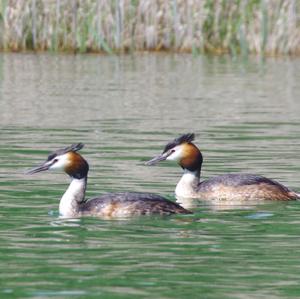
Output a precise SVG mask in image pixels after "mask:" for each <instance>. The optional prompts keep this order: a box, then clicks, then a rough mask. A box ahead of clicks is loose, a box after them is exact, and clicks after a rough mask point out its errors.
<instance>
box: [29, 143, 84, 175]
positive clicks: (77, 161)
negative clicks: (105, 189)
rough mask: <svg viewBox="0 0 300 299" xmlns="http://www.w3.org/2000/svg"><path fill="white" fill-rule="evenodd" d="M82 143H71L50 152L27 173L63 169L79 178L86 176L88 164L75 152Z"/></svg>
mask: <svg viewBox="0 0 300 299" xmlns="http://www.w3.org/2000/svg"><path fill="white" fill-rule="evenodd" d="M83 146H84V144H82V143H77V144H72V145H71V146H68V147H66V148H63V149H59V150H57V151H55V152H53V153H51V154H50V155H49V156H48V158H47V160H46V161H45V162H43V163H42V164H41V165H39V166H37V167H35V168H32V169H30V170H29V171H27V174H34V173H37V172H41V171H45V170H56V169H59V170H63V171H65V172H66V173H67V174H68V175H69V176H70V177H72V178H76V179H81V178H84V177H86V176H87V173H88V171H89V165H88V163H87V162H86V160H85V159H83V157H82V156H81V155H79V154H78V153H77V151H79V150H80V149H82V148H83Z"/></svg>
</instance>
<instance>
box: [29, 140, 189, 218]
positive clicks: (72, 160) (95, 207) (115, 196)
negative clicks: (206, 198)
mask: <svg viewBox="0 0 300 299" xmlns="http://www.w3.org/2000/svg"><path fill="white" fill-rule="evenodd" d="M83 146H84V145H83V144H82V143H78V144H73V145H71V146H69V147H66V148H63V149H59V150H57V151H55V152H53V153H51V154H50V155H49V156H48V159H47V160H46V161H45V162H44V163H42V164H41V165H40V166H38V167H35V168H33V169H31V170H29V171H28V172H27V174H33V173H37V172H41V171H45V170H48V169H60V170H64V171H65V172H66V173H67V174H68V175H69V176H70V177H71V179H72V181H71V184H70V186H69V188H68V189H67V191H66V192H65V194H64V195H63V197H62V198H61V200H60V204H59V213H60V215H61V216H63V217H80V216H84V215H87V216H99V217H128V216H134V215H152V214H159V215H170V214H190V213H192V212H190V211H188V210H186V209H184V208H182V207H181V206H180V205H179V204H177V203H174V202H172V201H169V200H167V199H165V198H163V197H162V196H159V195H156V194H151V193H138V192H132V193H131V192H125V193H108V194H104V195H102V196H100V197H96V198H92V199H90V200H88V201H86V200H85V191H86V186H87V176H88V171H89V165H88V163H87V161H86V160H85V159H84V158H83V157H82V156H81V155H80V154H78V153H77V151H79V150H80V149H82V148H83Z"/></svg>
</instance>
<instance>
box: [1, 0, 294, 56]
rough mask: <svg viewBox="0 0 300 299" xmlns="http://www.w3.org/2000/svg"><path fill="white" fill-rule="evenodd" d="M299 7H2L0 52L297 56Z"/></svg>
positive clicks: (5, 1) (47, 3)
mask: <svg viewBox="0 0 300 299" xmlns="http://www.w3.org/2000/svg"><path fill="white" fill-rule="evenodd" d="M299 11H300V0H280V1H279V0H2V1H0V48H1V49H2V50H12V51H20V50H28V49H30V50H32V49H34V50H53V51H58V50H59V51H61V50H62V51H80V52H87V51H104V52H108V53H112V52H125V51H143V50H171V51H189V52H194V53H197V52H204V51H207V52H213V53H223V52H231V53H242V54H245V55H247V54H248V53H250V52H251V53H264V54H299V53H300V19H299Z"/></svg>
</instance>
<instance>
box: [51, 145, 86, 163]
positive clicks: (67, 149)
mask: <svg viewBox="0 0 300 299" xmlns="http://www.w3.org/2000/svg"><path fill="white" fill-rule="evenodd" d="M83 147H84V144H83V143H73V144H72V145H70V146H67V147H65V148H62V149H59V150H57V151H55V152H53V153H51V154H50V155H49V156H48V161H50V160H52V159H53V158H55V157H56V156H60V155H63V154H66V153H68V152H77V151H79V150H81V149H82V148H83Z"/></svg>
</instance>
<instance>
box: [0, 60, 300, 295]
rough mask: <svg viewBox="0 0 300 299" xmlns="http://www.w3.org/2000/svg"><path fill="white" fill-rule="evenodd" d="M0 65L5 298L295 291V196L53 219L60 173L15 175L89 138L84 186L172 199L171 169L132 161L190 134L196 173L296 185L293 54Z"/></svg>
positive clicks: (174, 172)
mask: <svg viewBox="0 0 300 299" xmlns="http://www.w3.org/2000/svg"><path fill="white" fill-rule="evenodd" d="M0 66H1V73H0V103H1V109H0V128H1V133H0V159H1V167H0V205H1V210H0V236H1V242H0V269H1V272H0V297H1V298H299V297H300V285H299V279H300V262H299V258H300V238H299V235H300V225H299V224H300V220H299V219H300V217H299V215H300V205H299V203H298V202H288V203H283V202H268V203H262V204H259V205H255V204H251V203H249V204H247V205H236V206H226V205H224V204H222V205H220V204H219V205H216V204H207V203H201V202H186V203H185V205H187V206H190V207H191V208H193V211H194V215H187V216H174V217H166V218H160V217H141V218H134V219H128V220H101V219H95V218H84V219H70V220H63V219H60V218H59V217H58V203H59V199H60V197H61V195H62V194H63V192H64V190H65V189H66V187H67V184H68V182H69V180H68V178H67V177H66V176H65V175H64V174H60V173H41V174H36V175H34V176H26V175H24V171H25V170H26V169H28V168H30V167H32V166H35V165H36V164H38V163H39V162H41V161H43V160H44V159H45V158H46V156H47V154H48V153H49V152H50V151H52V150H55V149H57V148H60V147H64V146H67V145H69V144H71V143H75V142H84V143H85V144H86V147H85V148H84V149H83V150H82V151H81V153H82V154H83V155H84V157H85V158H86V159H87V160H88V161H89V163H90V176H89V187H88V197H92V196H95V195H97V194H102V193H105V192H108V191H125V190H131V191H146V192H155V193H158V194H161V195H164V196H166V197H168V198H170V199H172V200H175V197H174V189H175V185H176V182H177V181H178V179H179V177H180V174H181V169H180V168H179V167H178V166H176V165H175V164H172V163H168V162H165V163H162V164H160V165H159V166H157V167H146V166H144V165H143V161H146V160H147V159H149V158H151V157H152V156H154V155H155V154H157V153H159V152H160V151H161V150H162V148H163V146H164V145H165V143H166V142H168V141H170V140H172V139H173V138H175V137H177V136H178V135H179V134H181V133H186V132H192V131H193V132H195V133H196V136H197V139H196V144H197V145H199V147H200V148H201V150H202V152H203V155H204V159H205V162H204V166H203V172H202V173H203V177H204V178H207V177H210V176H213V175H217V174H222V173H227V172H250V173H257V174H262V175H265V176H267V177H270V178H273V179H277V180H279V181H280V182H282V183H284V184H286V185H287V186H289V187H290V188H292V189H295V190H298V191H300V175H299V174H300V156H299V147H300V121H299V115H300V101H299V99H300V85H299V82H300V60H299V59H294V60H288V59H283V58H282V59H268V60H266V61H265V62H261V61H259V60H255V59H253V58H252V59H251V60H249V61H248V62H240V61H234V60H231V59H229V58H220V57H219V58H209V57H207V58H205V57H202V58H201V57H200V58H199V57H198V58H193V57H192V56H189V55H178V56H171V55H166V56H165V55H141V56H136V57H130V56H126V57H121V58H120V57H107V56H94V55H90V56H89V55H86V56H68V55H61V56H60V55H32V54H24V55H21V54H19V55H16V54H1V56H0Z"/></svg>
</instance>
